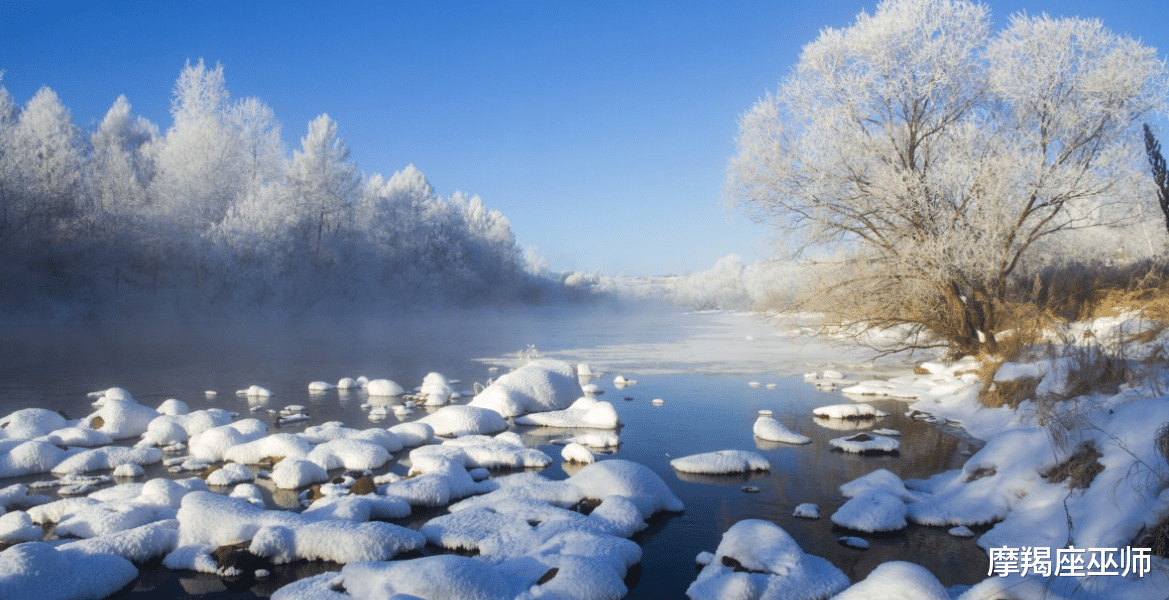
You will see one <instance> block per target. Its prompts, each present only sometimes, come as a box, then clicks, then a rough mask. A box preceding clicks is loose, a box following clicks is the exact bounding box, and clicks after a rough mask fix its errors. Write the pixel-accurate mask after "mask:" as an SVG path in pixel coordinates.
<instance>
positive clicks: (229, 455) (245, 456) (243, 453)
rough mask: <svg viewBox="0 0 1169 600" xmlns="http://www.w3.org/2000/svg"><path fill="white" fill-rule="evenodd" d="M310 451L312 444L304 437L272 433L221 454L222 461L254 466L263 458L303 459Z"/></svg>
mask: <svg viewBox="0 0 1169 600" xmlns="http://www.w3.org/2000/svg"><path fill="white" fill-rule="evenodd" d="M312 449H313V445H312V443H311V442H309V441H308V440H307V439H305V437H302V436H299V435H296V434H292V433H273V434H271V435H268V436H265V437H262V438H259V439H256V440H252V441H250V442H245V443H242V444H238V445H235V446H232V447H231V448H228V449H227V451H226V452H224V453H223V459H224V460H228V461H231V462H237V463H241V464H245V465H255V464H259V463H260V462H262V461H263V459H265V458H286V457H293V458H304V457H306V456H308V453H309V452H311V451H312Z"/></svg>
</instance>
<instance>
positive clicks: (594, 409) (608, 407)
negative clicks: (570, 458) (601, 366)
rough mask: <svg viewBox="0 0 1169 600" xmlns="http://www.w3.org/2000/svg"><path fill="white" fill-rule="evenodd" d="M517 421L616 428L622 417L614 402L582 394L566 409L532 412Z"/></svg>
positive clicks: (525, 423) (563, 425)
mask: <svg viewBox="0 0 1169 600" xmlns="http://www.w3.org/2000/svg"><path fill="white" fill-rule="evenodd" d="M515 422H516V423H518V424H520V425H544V426H548V427H566V428H578V427H583V428H593V429H616V428H617V426H619V425H620V424H621V419H620V418H619V417H618V416H617V410H616V409H615V408H613V405H612V404H610V403H608V402H605V401H601V400H597V399H596V398H593V397H591V396H582V397H580V398H578V399H577V400H576V401H575V402H573V403H572V405H571V406H569V407H568V408H566V409H564V410H554V411H548V412H537V413H530V414H526V415H524V416H522V417H516V420H515Z"/></svg>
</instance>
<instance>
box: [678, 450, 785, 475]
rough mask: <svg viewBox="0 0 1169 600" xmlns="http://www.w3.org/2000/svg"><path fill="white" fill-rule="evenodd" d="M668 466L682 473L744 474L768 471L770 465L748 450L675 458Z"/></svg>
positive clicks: (720, 451) (722, 451)
mask: <svg viewBox="0 0 1169 600" xmlns="http://www.w3.org/2000/svg"><path fill="white" fill-rule="evenodd" d="M670 466H671V467H674V469H676V470H678V471H681V472H683V473H709V474H726V473H745V472H749V471H770V470H771V463H770V462H768V461H767V459H766V458H764V457H763V455H762V454H759V453H758V452H751V451H748V450H719V451H717V452H705V453H702V454H692V455H690V456H683V457H681V458H675V459H674V460H671V461H670Z"/></svg>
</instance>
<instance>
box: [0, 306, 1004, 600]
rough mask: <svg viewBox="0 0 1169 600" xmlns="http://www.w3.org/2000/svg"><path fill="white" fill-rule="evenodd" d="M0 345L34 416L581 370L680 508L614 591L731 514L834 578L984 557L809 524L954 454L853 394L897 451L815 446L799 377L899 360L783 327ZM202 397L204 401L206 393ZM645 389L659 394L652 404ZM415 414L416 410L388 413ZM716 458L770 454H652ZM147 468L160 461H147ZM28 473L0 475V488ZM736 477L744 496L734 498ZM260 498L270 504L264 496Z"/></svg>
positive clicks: (809, 399)
mask: <svg viewBox="0 0 1169 600" xmlns="http://www.w3.org/2000/svg"><path fill="white" fill-rule="evenodd" d="M2 336H3V338H4V339H3V340H0V343H3V344H4V348H5V351H4V352H3V354H2V358H0V369H2V377H0V414H7V413H9V412H11V411H13V410H16V409H19V408H25V407H43V408H49V409H53V410H61V411H64V412H65V413H66V414H67V415H69V416H70V417H72V418H79V417H83V416H85V415H86V414H88V413H89V412H91V411H92V407H91V406H90V404H89V402H90V400H91V399H90V398H88V397H87V396H86V393H87V392H90V391H94V390H101V389H105V388H109V387H111V386H118V387H122V388H126V389H127V390H129V391H130V392H131V393H132V394H133V395H134V397H135V398H136V399H137V400H138V401H139V402H141V403H142V404H145V405H148V406H157V405H158V404H159V403H161V402H162V401H163V400H165V399H167V398H179V399H182V400H183V401H185V402H186V403H187V404H188V405H190V407H191V409H192V410H197V409H200V408H208V407H220V408H226V409H228V410H232V411H235V412H239V413H240V414H241V416H254V417H257V418H268V419H270V417H268V416H267V415H268V413H267V412H266V411H267V410H268V409H279V408H281V407H283V406H285V405H289V404H300V405H304V406H305V407H306V412H307V413H308V414H309V415H311V417H312V419H311V420H310V421H307V422H305V423H301V424H298V425H296V426H291V427H289V428H287V430H288V431H299V430H301V429H303V428H304V426H305V425H306V424H308V425H311V424H320V423H323V422H326V421H343V422H344V423H345V424H346V425H347V426H349V427H353V428H359V429H365V428H370V427H387V426H390V425H395V424H397V423H399V422H400V421H401V420H403V419H400V418H399V417H396V416H394V415H393V414H392V413H391V414H390V415H389V416H388V418H387V419H385V420H382V421H378V422H373V421H370V420H369V418H368V413H369V411H368V408H363V407H362V405H363V404H366V403H368V402H369V399H368V397H367V396H366V394H365V393H364V392H352V393H342V392H338V391H337V390H330V391H328V392H325V393H322V394H310V393H309V392H308V389H307V386H308V383H309V382H311V381H316V380H324V381H329V382H336V381H337V380H338V379H340V378H342V377H357V376H359V375H364V376H367V377H369V378H371V379H373V378H388V379H392V380H394V381H397V382H398V383H400V384H402V385H403V386H404V387H406V388H412V387H414V386H417V385H419V384H420V383H421V381H422V378H423V377H424V376H425V375H426V373H428V372H430V371H438V372H441V373H443V374H444V375H446V376H447V377H449V378H451V379H457V380H460V382H461V383H459V384H457V385H456V386H455V388H456V389H459V390H471V389H473V388H474V386H475V383H476V382H479V383H482V382H486V380H487V379H488V378H490V377H492V376H494V375H497V374H499V373H502V372H505V371H506V370H507V368H508V367H509V366H514V365H517V364H519V363H518V362H517V360H518V359H517V353H519V352H521V351H525V350H529V349H530V348H534V349H535V351H536V352H539V353H540V355H542V356H549V357H553V358H560V359H563V360H566V361H568V362H571V363H577V362H584V363H587V364H589V365H590V366H591V367H592V370H593V371H594V372H595V373H599V374H601V375H600V376H599V377H597V378H596V379H595V383H597V384H598V385H599V386H600V387H601V388H602V389H603V390H604V393H603V394H602V395H601V396H600V399H602V400H607V401H609V402H611V403H613V405H614V406H615V408H616V409H617V411H618V413H619V415H620V417H621V420H622V422H623V423H624V425H623V427H622V428H621V430H620V439H621V446H620V448H619V449H618V450H617V451H616V452H615V453H613V454H612V456H615V457H620V458H624V459H628V460H632V461H635V462H638V463H641V464H643V465H646V466H648V467H649V468H651V469H652V470H653V471H655V472H656V473H657V474H658V475H659V476H660V477H661V478H662V480H663V481H665V482H666V484H667V485H668V486H669V487H670V488H671V489H672V490H673V492H674V494H675V495H677V496H678V497H679V498H680V499H681V500H682V501H683V502H684V503H685V506H686V510H685V512H683V513H679V514H658V515H656V516H655V517H654V518H653V520H651V521H650V526H649V528H648V529H646V530H645V531H642V532H641V533H639V534H637V535H636V536H634V538H633V539H634V541H636V542H637V543H638V544H640V545H641V546H642V549H643V558H642V561H641V565H640V568H639V569H636V568H635V569H634V570H633V571H632V572H631V573H630V576H629V578H627V584H628V585H629V587H630V588H631V589H630V594H629V595H628V598H682V597H684V592H685V589H686V587H687V586H688V585H689V584H690V583H691V582H693V581H694V578H695V557H696V556H697V555H698V554H699V553H700V552H703V551H708V552H713V551H714V549H715V547H716V546H717V545H718V542H719V539H720V536H721V535H722V533H723V532H724V531H726V530H727V529H728V528H729V527H730V526H731V525H733V524H734V523H736V522H738V521H740V520H742V519H748V518H755V519H766V520H769V521H772V522H774V523H777V524H778V525H780V526H781V527H783V528H784V529H785V530H787V531H788V532H789V533H790V534H791V535H792V536H793V537H794V538H795V539H796V541H797V542H798V543H799V544H800V546H801V547H802V548H803V550H804V551H805V552H808V553H810V554H814V555H818V556H821V557H824V558H826V559H828V560H829V561H831V562H832V563H833V564H835V565H836V566H837V567H839V568H841V569H842V570H843V571H844V572H845V574H847V575H848V576H849V578H850V579H852V580H853V581H858V580H860V579H862V578H863V577H865V576H866V575H867V574H868V573H869V572H870V571H872V569H874V568H875V567H876V566H877V565H879V564H881V563H883V562H886V561H889V560H907V561H911V562H916V563H918V564H921V565H922V566H924V567H926V568H928V569H929V570H930V571H932V572H933V573H934V574H935V575H936V576H937V577H938V578H939V579H940V580H941V581H942V583H943V584H945V585H947V586H950V585H955V584H971V583H974V582H976V581H979V580H981V579H983V578H984V577H985V576H986V564H987V563H986V558H985V554H984V553H983V551H982V550H980V549H979V548H978V547H977V546H976V545H975V543H974V541H973V539H960V538H954V537H951V536H949V535H947V532H946V530H945V529H944V528H927V527H920V526H916V525H911V526H910V527H909V528H908V529H907V530H905V531H903V532H899V533H897V534H893V535H887V536H867V539H868V540H869V542H870V544H871V546H870V548H869V549H868V550H854V549H850V548H845V547H843V546H841V545H839V544H838V543H837V538H839V537H840V536H841V535H842V532H841V531H838V530H836V529H834V526H833V524H832V522H831V521H830V520H829V519H828V517H829V516H830V515H831V514H832V513H833V512H834V511H835V510H836V509H837V508H838V507H839V506H840V505H841V504H843V502H844V500H845V498H844V497H843V496H842V495H841V494H840V492H839V490H838V489H837V488H838V486H839V485H840V484H842V483H845V482H848V481H851V480H853V479H856V478H857V477H860V476H862V475H865V474H866V473H869V472H871V471H873V470H876V469H878V468H884V469H888V470H890V471H892V472H894V473H896V474H897V475H899V476H901V477H902V478H903V479H911V478H921V477H926V476H928V475H930V474H933V473H936V472H939V471H942V470H947V469H953V468H957V467H959V466H960V465H961V463H962V461H963V460H964V459H965V455H964V454H965V453H968V452H969V450H970V448H969V446H968V445H967V443H966V442H964V441H962V440H960V439H958V438H955V437H952V436H950V435H948V434H946V433H944V432H942V431H939V430H938V429H936V428H935V427H934V426H932V425H929V424H926V423H921V422H917V421H913V420H910V419H907V418H905V417H903V416H902V414H903V413H904V404H903V403H901V402H898V401H894V400H877V401H873V400H868V401H869V402H870V403H872V404H874V405H875V406H877V407H879V408H881V409H883V410H885V411H886V412H888V413H890V415H889V416H888V417H885V418H883V419H881V420H880V421H878V422H876V423H873V424H872V425H873V426H875V427H881V428H888V429H895V430H898V431H900V432H901V436H900V439H901V451H900V454H899V455H897V456H880V457H878V456H857V455H851V454H843V453H840V452H833V451H830V449H829V445H828V440H829V439H831V438H835V437H840V436H841V435H844V434H843V433H842V432H840V431H837V430H833V429H829V428H826V427H823V426H821V425H819V424H817V423H816V421H815V420H814V419H813V417H812V412H811V411H812V409H813V408H816V407H818V406H823V405H826V404H836V403H842V402H848V401H849V400H848V399H846V398H844V397H843V396H842V394H841V393H839V392H837V391H819V390H817V389H815V388H814V387H813V386H811V385H810V384H808V383H806V382H805V381H804V379H803V377H802V374H803V373H805V372H808V371H820V370H824V369H826V368H831V369H836V370H839V371H842V372H844V373H845V374H846V375H848V376H849V377H850V378H852V379H858V378H861V379H863V378H872V377H877V376H881V375H883V374H885V373H889V372H892V370H896V369H905V368H907V366H908V364H907V363H905V364H896V363H894V364H888V365H884V366H882V367H879V368H874V367H873V366H872V365H871V364H869V363H868V362H867V360H866V359H867V357H868V355H867V354H866V353H865V352H864V351H861V350H857V349H845V348H839V347H831V346H828V345H825V344H823V343H820V342H816V341H810V340H809V339H808V338H806V337H802V336H798V335H795V334H794V332H793V331H792V328H791V327H785V326H783V325H781V324H777V323H773V322H767V321H763V320H760V319H757V318H755V317H752V316H749V315H743V314H728V313H679V312H676V311H674V310H671V309H662V310H653V311H636V312H632V311H627V310H613V309H597V308H595V309H576V310H573V311H566V310H563V309H561V310H552V309H540V308H533V309H523V310H519V309H517V310H514V311H509V312H482V311H480V312H456V313H446V314H443V315H440V316H426V317H424V316H418V315H408V316H402V317H397V318H377V319H373V318H371V319H363V320H357V319H353V320H341V319H337V320H328V321H326V320H322V319H314V320H295V319H293V320H281V321H261V322H250V323H246V324H241V323H228V322H211V323H208V322H201V323H198V324H175V323H167V324H153V325H146V324H142V323H138V324H135V325H133V326H128V325H124V324H123V325H113V324H104V325H50V326H45V325H35V326H34V325H22V326H10V327H7V328H6V329H5V330H4V333H3V334H2ZM616 375H623V376H624V377H627V378H632V379H636V380H637V384H636V385H633V386H628V387H624V388H618V387H616V386H615V385H614V384H613V378H614V377H615V376H616ZM253 384H256V385H261V386H264V387H266V388H268V389H270V390H272V392H273V396H272V397H271V398H269V399H267V400H266V401H264V402H263V403H262V404H251V405H249V403H248V402H249V401H248V400H247V399H245V398H242V397H237V396H236V394H235V391H236V390H239V389H243V388H246V387H248V386H249V385H253ZM754 384H758V385H754ZM207 390H214V391H216V392H218V394H217V395H216V396H215V397H214V398H209V397H208V396H207V395H206V394H205V391H207ZM468 399H469V398H464V399H462V400H460V401H459V402H463V403H465V402H466V401H467V400H468ZM653 399H662V400H663V401H664V403H662V404H660V405H655V404H654V403H652V402H651V401H652V400H653ZM250 409H255V410H250ZM761 409H767V410H771V411H773V413H774V416H775V418H776V419H778V420H779V421H780V422H782V423H783V424H785V425H786V426H787V427H788V428H789V429H791V430H793V431H795V432H797V433H802V434H804V435H806V436H808V437H811V438H812V440H813V443H812V444H809V445H803V446H788V445H783V444H778V443H769V442H763V441H761V440H758V439H756V438H755V437H754V436H753V435H752V429H751V428H752V424H753V422H754V420H755V419H756V416H757V413H758V411H759V410H761ZM425 414H426V411H424V410H418V411H416V412H415V413H414V414H413V415H411V416H409V417H405V418H404V420H412V419H414V418H418V417H420V416H423V415H425ZM513 430H514V431H516V432H518V433H519V434H520V435H521V436H522V437H523V438H524V440H525V441H526V443H527V444H528V445H529V446H533V447H537V448H539V449H540V450H542V451H544V452H545V453H546V454H548V455H549V456H552V457H555V458H556V460H555V461H554V463H553V465H551V466H549V467H547V468H545V469H544V470H543V471H542V473H543V474H544V475H545V476H547V477H550V478H553V479H563V478H565V477H566V476H567V473H566V472H565V468H568V469H569V470H571V467H565V466H562V465H561V463H560V462H559V456H560V450H561V447H560V446H555V445H552V444H551V440H553V439H555V438H556V437H563V435H564V433H565V432H564V431H550V430H548V429H547V428H539V427H521V426H513ZM130 441H131V442H132V441H133V440H130ZM727 449H739V450H752V451H757V452H759V453H761V454H763V455H764V456H765V457H766V458H767V459H768V460H769V461H770V462H771V465H772V470H771V471H770V472H769V473H756V474H751V475H725V476H697V475H688V474H684V473H678V472H676V471H674V470H673V469H672V468H671V467H670V465H669V460H670V459H671V458H676V457H679V456H684V455H688V454H695V453H699V452H708V451H715V450H727ZM405 454H406V451H403V452H401V453H399V454H398V456H399V457H402V456H405ZM606 457H607V456H606V455H602V456H601V457H600V459H601V460H604V459H605V458H606ZM385 470H392V471H394V472H400V473H404V472H405V468H404V466H403V465H400V464H397V463H396V462H395V463H391V464H390V465H387V467H385V468H383V469H381V470H379V471H378V472H384V471H385ZM156 473H157V474H158V475H164V474H165V471H162V470H161V468H159V469H157V470H156V471H152V472H149V474H156ZM47 477H49V476H48V475H44V476H40V477H27V478H22V479H19V480H17V479H13V480H0V487H3V486H5V485H9V484H10V483H11V482H14V481H35V480H38V479H45V478H47ZM744 486H749V487H750V488H758V491H757V492H752V493H748V492H745V491H743V488H744ZM268 500H269V501H270V502H272V503H274V504H276V505H281V504H287V499H286V498H282V497H280V496H279V495H276V496H272V497H269V498H268ZM805 502H813V503H816V504H819V505H820V508H821V513H822V515H823V517H824V518H822V519H819V520H804V519H797V518H794V517H792V511H793V509H794V508H795V506H796V505H798V504H801V503H805ZM440 513H441V511H434V512H431V513H423V512H417V511H416V514H415V515H414V516H412V517H410V518H408V519H406V520H403V521H401V522H400V524H405V525H408V526H412V527H417V526H420V525H421V524H422V523H423V522H424V521H425V520H426V519H427V518H431V517H433V516H435V515H437V514H440ZM330 568H332V569H336V568H338V567H337V566H336V565H327V564H297V565H291V566H287V567H284V568H281V569H278V570H277V572H276V573H274V574H273V577H272V578H271V579H270V580H268V581H265V582H261V583H259V584H256V585H255V586H254V587H251V588H250V589H247V590H235V589H232V590H229V589H228V588H227V587H226V585H225V584H224V583H223V582H221V581H220V580H219V579H218V578H216V577H214V576H212V575H203V574H197V573H193V572H173V571H168V570H166V569H164V568H162V567H159V566H156V565H145V566H143V567H142V568H141V569H140V570H141V571H142V575H141V576H140V577H139V579H138V581H136V582H135V584H133V586H132V589H128V590H125V591H123V592H121V593H119V594H118V595H117V596H115V597H118V598H146V597H150V598H155V597H186V595H200V596H201V597H206V598H215V597H217V596H222V597H227V594H228V593H239V592H241V591H243V593H244V594H245V596H244V597H247V594H250V595H254V596H259V597H263V596H267V595H269V594H271V592H272V591H274V590H275V589H276V588H277V587H279V585H281V584H283V583H286V582H287V581H288V580H289V579H290V578H296V577H301V576H305V575H310V574H313V573H316V572H319V571H321V570H327V569H330ZM232 597H237V598H238V597H240V596H238V595H233V596H232Z"/></svg>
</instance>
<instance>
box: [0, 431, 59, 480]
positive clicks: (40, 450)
mask: <svg viewBox="0 0 1169 600" xmlns="http://www.w3.org/2000/svg"><path fill="white" fill-rule="evenodd" d="M77 452H78V451H76V450H74V451H69V450H65V449H63V448H61V447H59V446H57V445H56V444H51V443H49V442H45V441H41V440H29V441H27V442H20V443H17V444H16V445H14V446H11V447H10V448H9V449H8V451H7V452H0V477H17V476H19V475H33V474H36V473H47V472H48V471H49V470H50V469H52V468H53V467H56V466H57V464H58V463H60V462H61V461H63V460H65V459H66V457H69V456H72V455H74V454H77Z"/></svg>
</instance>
